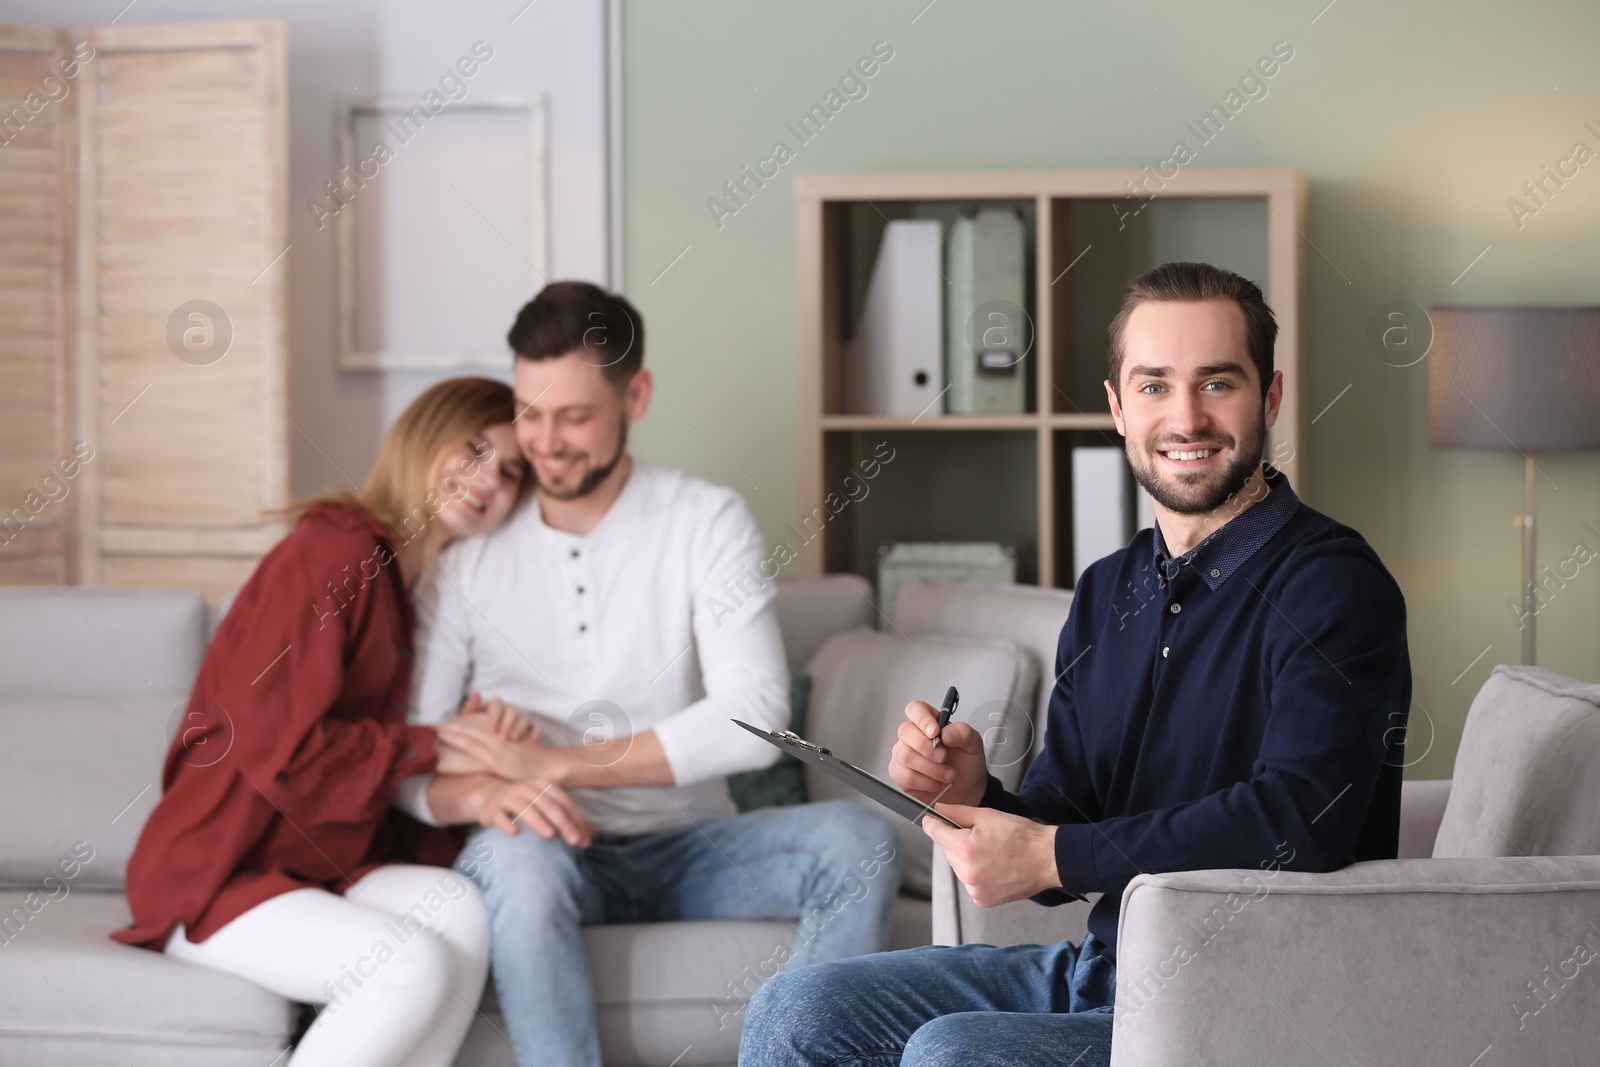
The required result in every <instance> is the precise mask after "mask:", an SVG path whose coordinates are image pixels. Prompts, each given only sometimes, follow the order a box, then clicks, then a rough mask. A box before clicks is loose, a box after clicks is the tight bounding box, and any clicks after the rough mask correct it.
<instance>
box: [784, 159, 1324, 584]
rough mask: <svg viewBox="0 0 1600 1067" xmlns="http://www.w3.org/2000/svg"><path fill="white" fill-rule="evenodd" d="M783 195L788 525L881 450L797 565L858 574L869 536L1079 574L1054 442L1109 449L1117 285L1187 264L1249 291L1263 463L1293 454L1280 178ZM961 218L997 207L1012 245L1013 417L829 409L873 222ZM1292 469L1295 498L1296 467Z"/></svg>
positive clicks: (1028, 176) (1295, 293)
mask: <svg viewBox="0 0 1600 1067" xmlns="http://www.w3.org/2000/svg"><path fill="white" fill-rule="evenodd" d="M795 199H796V225H797V234H796V237H797V240H796V250H797V260H798V262H797V290H798V303H799V307H798V313H799V314H798V330H797V334H798V342H799V383H798V385H799V388H798V402H799V457H800V480H799V485H800V514H801V515H802V516H803V515H807V514H814V513H815V509H816V508H817V507H818V506H820V505H821V504H822V503H823V502H824V501H825V500H827V499H829V494H830V493H832V494H834V498H833V499H835V500H837V499H838V497H839V495H840V494H842V493H843V492H844V487H843V479H844V478H845V477H846V476H849V475H853V474H855V475H859V469H860V468H859V464H860V463H861V462H862V461H863V460H864V459H865V458H867V457H868V456H870V455H871V454H872V453H873V450H874V449H875V448H880V447H885V446H886V447H888V448H892V449H893V450H894V456H895V458H894V459H893V460H892V461H891V462H890V463H889V464H887V465H885V466H884V467H883V469H882V470H881V471H880V472H879V474H878V476H877V477H876V478H874V479H873V480H872V481H871V484H870V492H868V493H867V495H866V496H864V497H863V498H862V499H861V500H859V501H852V502H851V503H850V504H849V505H848V506H847V507H845V508H843V509H842V510H841V511H840V512H839V513H838V514H837V515H835V516H831V517H830V519H829V521H827V522H826V523H824V524H822V526H821V528H820V529H819V530H818V531H817V532H816V534H815V536H811V537H808V538H805V539H804V540H803V543H802V544H800V545H797V549H798V552H799V569H800V572H801V573H803V574H819V573H824V572H829V573H832V572H853V573H857V574H861V575H863V576H864V577H866V578H868V579H869V580H871V579H874V578H875V577H876V566H877V551H878V547H879V546H880V545H882V544H886V543H890V542H893V541H901V540H916V541H997V542H1001V543H1003V544H1009V545H1012V546H1014V547H1015V548H1016V549H1017V553H1018V580H1019V581H1023V582H1029V583H1037V584H1040V585H1045V586H1063V587H1065V586H1070V584H1071V582H1072V580H1073V578H1074V576H1075V575H1076V573H1077V570H1078V569H1079V567H1080V565H1079V563H1078V561H1075V560H1074V559H1073V558H1072V545H1071V533H1072V489H1071V466H1072V465H1071V450H1072V449H1073V448H1078V447H1090V446H1096V445H1098V446H1105V445H1113V446H1116V447H1119V448H1120V447H1121V445H1122V438H1121V436H1120V435H1119V434H1118V433H1117V430H1116V424H1115V422H1114V421H1113V419H1112V416H1111V412H1110V404H1109V401H1108V400H1107V398H1106V395H1105V388H1104V386H1103V384H1102V383H1103V382H1104V380H1105V378H1106V376H1107V370H1106V363H1107V351H1108V343H1107V339H1106V328H1107V326H1108V325H1109V323H1110V321H1111V318H1112V317H1113V316H1114V315H1115V314H1116V311H1117V308H1118V307H1119V306H1120V305H1121V302H1122V293H1123V290H1124V288H1125V287H1126V285H1127V283H1128V281H1129V280H1130V279H1131V278H1133V277H1134V276H1136V275H1138V274H1140V273H1142V272H1144V271H1145V270H1148V269H1149V268H1151V267H1153V266H1156V265H1157V264H1160V263H1163V262H1167V261H1169V260H1179V259H1194V260H1204V261H1207V262H1210V263H1214V264H1216V265H1218V266H1222V267H1227V268H1228V269H1230V270H1234V271H1237V272H1238V273H1240V274H1243V275H1244V276H1245V277H1247V278H1251V279H1252V280H1254V281H1256V282H1257V283H1259V284H1260V285H1261V287H1262V289H1263V291H1264V292H1265V293H1266V296H1267V299H1268V301H1269V302H1270V303H1271V304H1272V306H1273V309H1274V311H1275V312H1276V313H1277V316H1278V323H1279V337H1278V347H1277V351H1276V354H1275V359H1276V364H1277V368H1278V369H1279V370H1281V371H1283V374H1284V398H1283V405H1282V409H1281V410H1280V413H1279V417H1278V421H1277V425H1276V426H1274V427H1273V429H1272V430H1271V431H1270V433H1269V435H1268V452H1267V454H1268V455H1273V454H1290V455H1296V456H1299V455H1303V452H1302V451H1301V441H1300V433H1301V426H1302V417H1301V405H1302V399H1301V375H1300V345H1299V323H1300V293H1301V270H1302V251H1301V237H1300V234H1301V231H1302V230H1303V228H1304V203H1305V195H1304V181H1303V179H1302V178H1301V176H1300V175H1299V174H1297V173H1296V172H1294V171H1288V170H1275V169H1273V170H1185V171H1180V172H1179V174H1178V175H1177V176H1176V177H1174V178H1171V179H1167V180H1165V181H1162V180H1161V179H1159V178H1157V177H1156V176H1154V175H1151V174H1149V173H1147V172H1143V171H1133V170H1129V171H1115V170H1110V171H1000V172H967V173H903V174H897V173H877V174H803V175H799V176H797V177H796V178H795ZM968 206H1014V207H1016V208H1018V209H1019V211H1020V213H1021V215H1022V218H1023V220H1024V226H1025V232H1026V233H1027V234H1028V240H1027V255H1028V263H1029V269H1028V280H1027V289H1028V299H1027V304H1026V307H1025V310H1026V312H1027V314H1028V316H1029V318H1030V319H1031V320H1032V324H1033V345H1032V348H1031V349H1030V351H1029V352H1028V354H1027V355H1026V356H1025V357H1024V361H1025V363H1024V365H1025V373H1026V374H1027V375H1028V388H1027V406H1026V410H1025V411H1024V412H1023V413H1020V414H1008V415H951V414H945V413H944V412H943V410H942V408H940V407H933V408H930V409H929V410H927V411H925V412H923V413H922V414H920V415H917V416H914V417H913V416H902V415H872V414H857V413H849V412H847V410H846V407H845V404H844V388H843V383H844V378H845V373H844V371H845V368H844V360H845V358H846V356H845V351H846V340H847V338H849V337H850V336H851V334H852V332H853V330H854V328H855V323H856V319H857V318H858V317H859V315H860V309H861V303H862V299H863V295H864V293H865V289H866V284H867V280H868V278H869V276H870V273H871V270H872V264H873V259H874V256H875V255H876V251H877V247H878V241H879V240H880V239H881V237H882V234H883V232H884V228H885V226H887V224H888V222H889V221H890V220H892V219H907V218H937V219H940V220H942V221H946V222H948V221H950V220H952V219H954V218H955V217H956V216H957V214H958V213H959V212H960V211H961V210H962V209H963V208H965V207H968ZM885 443H886V445H885ZM1285 446H1287V448H1292V449H1293V450H1294V451H1293V452H1292V453H1289V452H1286V450H1285ZM1274 449H1276V450H1277V451H1276V452H1274V451H1273V450H1274ZM1296 467H1297V469H1296V470H1295V471H1294V476H1295V490H1296V492H1297V493H1299V495H1300V496H1301V497H1302V498H1303V499H1304V498H1306V486H1305V484H1304V480H1305V465H1304V463H1299V464H1297V465H1296ZM1129 479H1130V487H1131V474H1130V475H1129ZM857 491H858V492H859V490H857ZM797 529H798V528H797ZM1128 532H1129V533H1130V534H1131V533H1132V530H1131V529H1130V530H1129V531H1128Z"/></svg>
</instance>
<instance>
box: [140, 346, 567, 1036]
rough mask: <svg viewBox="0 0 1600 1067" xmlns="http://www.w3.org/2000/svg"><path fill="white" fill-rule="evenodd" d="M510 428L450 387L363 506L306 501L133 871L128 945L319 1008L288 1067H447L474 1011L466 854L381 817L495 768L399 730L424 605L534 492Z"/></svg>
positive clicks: (377, 477) (200, 711) (254, 585)
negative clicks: (463, 556) (421, 600)
mask: <svg viewBox="0 0 1600 1067" xmlns="http://www.w3.org/2000/svg"><path fill="white" fill-rule="evenodd" d="M512 416H513V402H512V393H511V390H510V388H508V387H507V386H505V385H503V384H501V383H499V382H494V381H489V380H487V379H481V378H458V379H452V380H449V381H445V382H441V383H439V384H437V385H435V386H433V387H432V388H431V389H429V390H427V391H426V392H424V393H423V394H422V395H421V396H420V397H418V398H417V400H416V401H415V402H413V403H412V404H411V406H410V407H408V408H407V409H406V411H405V413H404V414H402V415H401V416H400V418H399V420H398V421H397V422H396V423H395V425H394V426H393V427H392V428H391V429H390V431H389V433H388V434H387V436H386V437H385V439H384V442H383V446H382V448H381V449H380V451H379V454H378V459H377V463H376V464H375V466H374V468H373V471H372V475H371V477H370V478H368V480H367V483H366V485H365V486H363V487H362V489H361V490H360V492H358V493H354V494H350V493H345V494H341V495H338V496H332V497H326V498H322V499H319V500H314V501H311V502H309V503H306V504H304V505H302V510H301V512H300V515H299V518H298V521H297V522H296V524H295V526H294V528H293V530H292V531H291V532H290V533H289V535H288V536H287V537H285V538H284V540H283V541H282V542H281V543H279V544H278V545H277V547H275V548H274V549H273V550H272V551H271V552H269V553H268V554H267V556H266V558H265V559H263V560H262V561H261V564H260V566H259V567H257V569H256V572H255V574H254V575H252V576H251V578H250V581H249V582H248V583H247V584H246V585H245V586H244V588H243V589H242V590H241V591H240V593H239V596H238V599H237V601H236V602H235V603H234V605H233V607H232V609H231V610H230V611H229V612H228V615H227V616H226V618H224V620H223V622H222V625H221V627H220V628H219V629H218V631H217V635H216V638H215V639H214V640H213V641H212V643H211V647H210V649H209V650H208V651H207V653H206V656H205V660H204V662H203V663H202V664H201V666H200V671H199V674H198V676H197V677H196V679H195V684H194V690H193V693H192V695H191V697H190V701H189V706H188V710H187V716H186V718H185V719H184V720H183V724H182V726H181V728H180V729H179V730H178V731H177V733H176V735H175V736H174V738H173V740H172V745H171V748H170V749H169V751H168V753H167V759H166V763H165V767H164V770H163V776H162V784H163V789H164V792H163V796H162V798H161V802H160V803H159V804H158V805H157V807H156V810H155V812H154V813H153V814H152V815H151V817H150V820H149V822H148V823H147V824H146V825H145V827H144V830H143V832H142V834H141V836H140V838H139V843H138V846H137V848H136V849H135V850H134V855H133V858H132V860H131V861H130V863H129V865H128V878H127V887H128V902H129V906H130V907H131V909H132V912H133V923H132V925H130V926H129V927H127V928H126V929H123V930H121V931H118V932H117V933H116V934H114V935H113V936H114V937H115V938H116V939H117V940H119V941H123V942H126V943H128V944H131V945H139V946H143V947H146V948H150V949H154V950H157V951H165V952H166V954H167V955H169V956H172V957H174V958H177V959H180V960H188V961H192V962H195V963H199V964H204V965H206V966H210V967H215V968H218V969H219V970H224V971H228V972H230V973H233V974H236V975H240V976H241V977H244V978H247V979H249V980H251V981H253V982H256V983H258V984H260V985H262V986H265V987H266V988H268V989H271V990H273V991H274V992H276V993H278V994H280V995H282V996H284V997H288V998H290V999H293V1000H297V1001H302V1002H306V1003H312V1004H316V1005H319V1006H320V1009H321V1010H320V1012H319V1014H318V1018H317V1021H316V1022H315V1024H313V1025H312V1027H311V1028H310V1030H309V1031H308V1032H307V1033H306V1035H305V1036H304V1038H303V1039H302V1040H301V1042H300V1044H299V1046H298V1048H297V1049H296V1051H295V1053H294V1057H293V1059H292V1060H291V1061H290V1063H291V1064H292V1065H293V1067H317V1065H323V1064H337V1065H340V1067H359V1065H373V1067H377V1065H386V1067H387V1065H402V1064H403V1065H408V1067H428V1065H435V1067H446V1065H448V1064H450V1063H451V1062H452V1061H453V1060H454V1058H455V1055H456V1051H457V1049H458V1048H459V1046H460V1044H461V1041H462V1039H463V1038H464V1037H465V1035H466V1032H467V1028H468V1026H469V1024H470V1023H471V1020H472V1015H473V1013H474V1011H475V1010H476V1008H477V1004H478V998H479V995H480V993H481V991H482V988H483V983H484V979H485V976H486V973H487V967H488V962H487V961H488V947H489V946H488V926H487V921H486V918H485V913H484V908H483V904H482V901H481V899H480V898H479V895H478V891H477V889H476V887H475V886H474V885H473V884H472V883H471V881H470V880H468V879H467V878H464V877H462V876H461V875H459V874H457V873H455V872H454V871H452V870H450V869H449V865H450V864H451V863H452V862H453V861H454V860H455V859H456V854H457V852H458V851H459V849H460V841H461V839H460V838H459V837H457V836H455V835H453V834H451V833H450V832H447V831H445V830H442V829H438V828H435V827H429V826H424V825H422V824H421V823H419V822H417V821H415V820H413V819H412V818H410V817H409V816H407V815H405V814H403V813H401V812H400V811H398V810H396V809H394V808H392V807H391V806H390V805H391V801H392V800H393V799H394V796H395V793H396V790H397V788H398V786H399V784H400V782H401V781H402V780H403V779H405V778H407V777H410V776H412V775H418V774H426V773H442V774H449V773H467V772H474V771H478V770H480V769H481V768H480V767H479V765H478V764H476V763H474V762H473V761H471V760H470V759H468V758H467V757H465V756H464V755H463V754H462V753H460V752H459V751H457V750H453V749H450V748H448V747H447V746H444V745H442V744H441V745H437V746H436V743H435V734H434V730H433V729H432V728H431V727H422V726H407V725H406V723H405V715H406V705H407V698H408V692H409V686H410V679H411V663H412V658H413V657H412V631H413V614H412V587H413V586H414V585H415V584H416V583H417V581H418V579H419V577H421V576H422V575H424V574H425V572H427V570H428V569H429V567H430V565H431V563H432V560H433V558H434V557H435V556H436V555H437V553H438V551H439V549H440V548H441V547H443V546H444V545H445V544H446V543H447V542H449V541H451V540H453V539H455V538H458V537H465V536H469V535H471V534H476V533H482V532H484V531H486V530H489V529H491V528H493V527H494V526H495V525H496V524H498V523H499V522H500V520H501V519H503V518H504V517H505V516H506V515H507V513H508V512H510V511H511V509H512V508H513V507H514V506H515V504H516V503H517V502H518V501H519V500H520V499H521V498H522V497H523V496H524V495H525V494H526V492H527V490H528V488H529V485H528V483H529V478H528V477H527V469H526V464H525V463H524V461H523V459H522V457H521V455H520V453H519V452H518V449H517V443H516V441H515V439H514V438H513V436H512V431H511V421H512ZM498 725H499V726H500V728H501V729H502V730H503V731H504V732H505V733H506V734H508V735H511V734H515V733H517V732H518V731H520V730H525V729H526V727H525V726H522V725H520V724H518V723H517V722H515V721H512V720H510V719H508V720H506V721H504V722H501V723H499V724H498ZM540 802H541V803H543V804H553V805H563V806H565V805H568V804H570V801H568V800H567V799H566V797H565V796H564V795H562V794H559V791H552V792H551V793H549V794H547V795H546V796H545V797H543V798H541V801H540Z"/></svg>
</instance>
